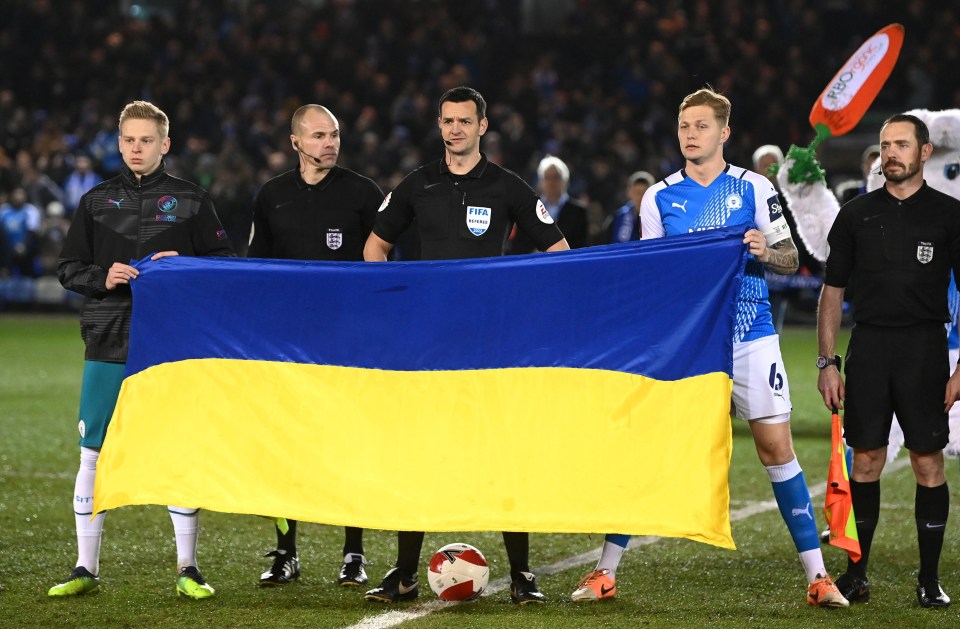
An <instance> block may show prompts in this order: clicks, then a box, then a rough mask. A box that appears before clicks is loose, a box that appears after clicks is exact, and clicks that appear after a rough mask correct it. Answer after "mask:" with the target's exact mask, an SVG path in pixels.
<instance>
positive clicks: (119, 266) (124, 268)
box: [106, 262, 140, 290]
mask: <svg viewBox="0 0 960 629" xmlns="http://www.w3.org/2000/svg"><path fill="white" fill-rule="evenodd" d="M139 274H140V271H138V270H136V269H135V268H133V267H132V266H130V265H129V264H124V263H122V262H114V263H113V264H112V265H110V268H109V269H107V281H106V286H107V290H113V289H114V288H116V287H117V286H119V285H120V284H129V283H130V280H132V279H136V277H137V275H139Z"/></svg>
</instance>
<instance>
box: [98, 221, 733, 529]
mask: <svg viewBox="0 0 960 629" xmlns="http://www.w3.org/2000/svg"><path fill="white" fill-rule="evenodd" d="M741 241H742V230H739V232H738V231H737V230H735V229H724V230H715V231H711V232H706V233H702V234H696V235H690V236H679V237H675V238H664V239H659V240H655V241H643V242H635V243H628V244H625V245H612V246H606V247H597V248H593V249H586V250H579V251H570V252H562V253H554V254H536V255H530V256H513V257H509V258H494V259H478V260H457V261H436V262H407V263H381V264H369V263H328V262H296V261H280V260H243V259H240V260H237V259H210V258H206V259H205V258H186V257H168V258H163V259H160V260H157V261H152V262H151V261H149V260H148V259H147V260H144V261H141V262H139V263H138V264H137V266H138V268H139V269H140V275H139V277H138V278H137V280H136V281H135V282H133V283H132V285H133V294H134V311H133V322H132V328H131V341H130V355H129V360H128V363H127V378H126V380H125V381H124V383H123V387H122V390H121V392H120V397H119V400H118V403H117V409H116V412H115V414H114V416H113V420H112V423H111V425H110V428H109V431H108V434H107V437H106V441H105V443H104V447H103V450H102V453H101V455H100V459H99V463H98V470H97V479H96V488H95V495H94V503H95V504H94V508H95V509H96V510H97V511H100V510H106V509H112V508H116V507H120V506H124V505H133V504H160V505H165V504H177V505H184V506H192V507H200V508H205V509H213V510H217V511H224V512H232V513H247V514H256V515H263V516H270V517H274V516H277V517H289V518H295V519H297V520H305V521H311V522H321V523H326V524H333V525H354V526H361V527H365V528H379V529H397V530H426V531H463V530H467V531H472V530H492V531H532V532H571V533H574V532H580V533H584V532H591V533H605V532H620V533H630V534H644V535H663V536H673V537H686V538H690V539H694V540H698V541H702V542H707V543H711V544H715V545H719V546H723V547H729V548H732V547H733V540H732V537H731V534H730V521H729V494H728V487H727V478H728V469H729V463H730V448H731V434H730V421H729V407H730V391H731V371H732V340H731V336H732V330H733V316H734V310H735V309H734V304H735V295H736V292H737V287H738V286H739V283H740V280H741V278H742V273H743V267H744V261H745V256H746V250H745V248H744V246H743V244H742V242H741Z"/></svg>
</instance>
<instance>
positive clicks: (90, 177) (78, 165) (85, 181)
mask: <svg viewBox="0 0 960 629" xmlns="http://www.w3.org/2000/svg"><path fill="white" fill-rule="evenodd" d="M101 181H103V177H101V176H100V175H98V174H97V173H96V172H95V171H94V170H93V161H92V160H91V159H90V157H89V156H87V155H77V156H76V157H74V159H73V172H71V173H70V174H69V175H68V176H67V178H66V180H65V181H64V182H63V207H64V208H65V209H66V212H67V214H68V216H73V212H74V210H76V209H77V205H79V204H80V197H82V196H83V195H84V193H86V192H87V190H89V189H90V188H92V187H94V186H95V185H97V184H98V183H100V182H101Z"/></svg>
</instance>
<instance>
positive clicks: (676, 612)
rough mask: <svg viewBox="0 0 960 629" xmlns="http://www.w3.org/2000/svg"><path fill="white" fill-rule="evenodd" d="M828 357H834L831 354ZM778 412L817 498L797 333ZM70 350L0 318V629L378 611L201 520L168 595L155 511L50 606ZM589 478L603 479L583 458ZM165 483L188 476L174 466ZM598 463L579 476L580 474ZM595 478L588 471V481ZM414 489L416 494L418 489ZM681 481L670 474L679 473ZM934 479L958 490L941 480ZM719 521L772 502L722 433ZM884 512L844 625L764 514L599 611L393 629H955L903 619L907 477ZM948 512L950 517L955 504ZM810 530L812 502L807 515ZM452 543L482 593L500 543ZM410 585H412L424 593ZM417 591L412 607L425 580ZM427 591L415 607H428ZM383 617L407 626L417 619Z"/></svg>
mask: <svg viewBox="0 0 960 629" xmlns="http://www.w3.org/2000/svg"><path fill="white" fill-rule="evenodd" d="M841 347H843V345H841ZM783 350H784V357H785V360H786V363H787V371H788V373H789V375H790V385H791V393H792V398H793V403H794V441H795V447H796V450H797V452H798V455H799V457H800V462H801V464H802V465H803V467H804V469H805V472H806V476H807V481H808V482H809V483H810V484H811V485H812V486H815V487H820V486H822V484H823V482H824V478H825V474H826V469H827V459H828V456H829V437H830V432H829V429H830V426H829V418H830V417H829V414H828V413H827V411H826V409H824V407H823V404H822V402H821V401H820V397H819V394H818V393H817V391H816V368H815V367H814V366H813V361H814V358H815V357H816V354H817V351H816V340H815V333H814V331H813V329H812V328H792V329H788V330H787V331H786V332H785V334H784V335H783ZM82 358H83V346H82V343H81V341H80V336H79V330H78V324H77V322H76V318H75V317H32V318H27V317H10V316H3V317H0V427H2V434H0V557H2V558H3V561H2V562H0V583H2V584H3V586H4V588H5V590H6V591H5V592H3V593H2V594H0V627H58V626H62V627H81V626H84V627H90V626H93V627H98V626H99V627H166V626H171V625H193V626H203V627H253V626H258V627H343V626H348V625H351V624H353V623H357V622H359V621H360V620H362V619H363V618H364V617H367V616H372V615H375V614H377V613H380V612H383V611H386V610H387V609H388V608H386V607H383V606H376V605H372V604H370V603H366V602H365V601H363V600H362V596H361V592H359V591H356V590H346V589H342V588H338V587H337V586H336V585H335V584H334V577H335V575H336V572H337V570H338V568H339V565H340V559H341V556H340V549H341V546H342V543H343V537H342V531H341V529H339V528H334V527H328V526H322V525H317V524H302V525H301V534H300V557H301V561H302V563H303V568H304V576H303V578H302V579H301V581H300V582H299V583H296V584H293V585H291V586H287V587H285V588H279V589H274V590H262V589H260V588H258V587H257V586H256V582H257V577H258V576H259V573H260V572H261V571H262V570H264V569H265V568H266V567H267V565H268V560H265V559H262V558H261V557H260V554H262V553H263V552H265V551H267V550H269V549H270V548H272V545H273V533H272V531H271V526H270V524H269V523H268V522H267V521H266V520H263V519H259V518H255V517H249V516H238V515H228V514H220V513H210V512H205V513H204V514H203V516H202V518H201V524H202V528H203V531H202V534H201V538H200V551H199V552H200V562H201V566H200V567H201V569H202V570H203V572H204V574H205V575H206V576H207V577H208V578H209V580H210V582H211V583H212V584H213V585H214V587H216V588H217V595H216V596H215V597H214V598H213V599H210V600H207V601H187V600H182V599H181V600H178V599H177V597H176V595H175V594H174V580H175V570H174V567H175V557H174V544H173V535H172V527H171V525H170V521H169V518H168V516H167V514H166V512H165V509H164V508H163V507H127V508H123V509H119V510H117V511H115V512H111V513H110V514H109V515H108V516H107V519H106V530H105V534H104V538H103V549H102V557H101V571H102V578H103V581H102V583H103V585H102V587H101V590H100V591H99V592H98V593H96V594H93V595H88V596H85V597H80V598H77V599H66V600H58V599H50V598H49V597H47V594H46V592H47V589H48V588H49V587H50V586H51V585H53V584H54V583H56V582H58V581H59V580H61V579H62V578H63V577H65V576H66V575H67V574H68V572H69V570H70V569H71V567H72V566H73V563H74V561H75V559H76V550H75V544H76V542H75V537H74V523H73V514H72V508H71V492H72V488H73V482H74V476H75V474H76V469H77V465H78V460H79V449H78V447H77V433H76V416H77V399H78V395H79V388H80V375H81V370H82ZM597 461H602V454H601V453H598V456H597ZM170 464H171V465H189V461H177V460H172V461H171V463H170ZM596 464H597V463H596V461H583V462H582V465H583V469H584V473H590V472H591V471H592V470H594V469H595V468H593V467H591V466H594V465H596ZM597 471H598V475H602V469H601V470H597ZM421 472H422V473H421V482H430V481H429V480H427V475H426V473H425V472H426V470H422V471H421ZM678 473H683V470H678ZM948 479H949V481H950V482H951V483H953V484H954V486H960V479H958V477H957V462H956V461H955V460H951V461H949V467H948ZM730 484H731V497H732V501H733V505H732V507H733V508H734V509H736V508H738V507H741V506H744V505H746V504H750V503H753V502H756V501H766V500H770V499H771V498H772V494H771V491H770V485H769V482H768V481H767V477H766V474H765V473H764V471H763V469H762V467H761V466H760V464H759V462H758V461H757V457H756V454H755V451H754V448H753V442H752V439H751V438H750V436H749V431H748V430H747V428H746V427H745V426H744V425H743V424H742V423H741V422H736V423H735V424H734V453H733V461H732V466H731V473H730ZM882 487H883V510H882V513H881V523H880V528H879V530H878V532H877V538H876V543H875V546H874V548H875V552H874V554H873V556H872V558H871V564H870V565H871V571H870V576H871V582H872V584H873V588H874V589H873V592H874V600H873V601H872V602H871V603H869V604H867V605H860V606H856V607H855V608H853V609H850V610H820V609H810V608H808V607H807V606H806V605H805V604H804V585H805V584H804V579H803V574H802V571H801V568H800V564H799V561H798V559H797V557H796V553H795V552H794V550H793V547H792V543H791V542H790V539H789V536H788V535H787V532H786V529H785V527H784V525H783V522H782V521H781V519H780V516H779V514H778V513H777V512H776V511H775V510H773V511H766V512H763V513H761V514H758V515H754V516H751V517H748V518H745V519H742V520H739V521H736V522H734V523H733V534H734V539H735V540H736V542H737V546H738V550H736V551H726V550H721V549H718V548H714V547H712V546H708V545H704V544H698V543H695V542H690V541H686V540H661V541H660V542H658V543H656V544H653V545H649V546H644V547H640V548H636V549H633V550H630V551H629V552H628V553H627V554H626V555H625V556H624V560H623V564H622V567H621V569H620V571H619V573H618V588H619V591H620V594H619V596H618V598H617V599H616V600H615V601H612V602H609V603H604V604H600V605H573V604H572V603H569V602H568V601H567V597H568V595H569V593H570V592H571V591H572V589H573V588H574V586H575V585H576V582H577V581H578V580H579V578H580V577H581V576H582V575H583V573H584V572H585V571H586V569H587V568H589V567H592V566H586V565H585V566H579V567H575V568H571V569H569V570H566V571H564V572H560V573H557V574H543V575H542V576H541V577H540V579H539V581H540V583H541V587H542V588H543V590H544V591H545V593H546V594H547V595H548V596H549V597H550V600H551V602H550V603H549V604H548V605H546V606H543V607H541V608H535V609H529V608H525V609H520V608H517V607H515V606H513V605H511V604H510V603H509V595H508V593H507V592H505V591H500V592H498V593H495V594H492V595H490V596H487V597H484V598H483V599H482V600H481V601H479V602H478V603H475V604H469V605H460V606H458V605H451V606H448V607H444V608H443V609H441V610H440V611H438V612H437V613H434V614H430V615H427V616H425V617H423V618H419V619H416V620H412V621H410V622H408V623H405V624H404V625H403V626H404V627H411V628H418V629H424V628H428V627H450V626H456V627H467V628H469V627H493V628H508V627H509V628H514V627H550V628H551V629H564V628H567V627H570V628H573V627H694V626H711V627H765V628H766V627H785V628H786V627H790V628H793V627H807V626H831V625H832V626H844V627H956V626H958V625H960V605H958V606H957V607H956V608H953V609H948V610H945V611H940V610H937V611H933V610H922V609H920V608H919V607H917V604H916V600H915V596H914V591H913V589H914V582H915V573H916V564H917V551H916V531H915V525H914V522H913V493H914V492H913V488H914V481H913V475H912V473H911V472H910V471H909V469H901V470H899V471H895V472H892V473H888V474H885V475H884V477H883V484H882ZM954 502H955V503H957V502H958V501H957V500H954ZM815 506H816V511H817V516H818V520H820V521H821V523H822V498H818V499H816V500H815ZM951 512H952V513H951V520H952V522H951V526H948V532H947V539H946V544H945V547H944V552H943V560H942V563H941V578H942V580H943V583H944V588H945V589H946V590H947V592H949V593H952V594H954V595H955V596H960V559H958V550H960V548H958V533H957V530H958V529H957V524H956V523H957V522H958V519H957V516H958V513H960V508H958V507H957V506H954V507H953V508H952V509H951ZM395 539H396V537H395V535H394V534H393V533H390V532H384V531H368V532H367V533H366V539H365V545H366V553H367V556H368V558H369V559H370V560H371V565H370V566H368V568H369V572H370V574H371V578H373V579H374V580H378V579H379V578H380V577H381V576H382V574H383V573H384V572H385V571H386V569H387V568H388V567H389V564H390V562H391V561H392V560H393V558H394V556H395V553H396V541H395ZM451 541H467V542H470V543H473V544H475V545H477V546H478V547H480V548H481V549H482V550H483V551H484V553H485V554H486V555H487V557H488V559H489V560H490V561H491V564H492V574H493V577H494V578H497V577H500V576H502V575H504V574H505V573H506V571H507V568H506V558H505V556H504V553H503V544H502V543H501V542H500V540H499V534H496V533H479V534H466V535H465V534H447V535H443V534H428V535H427V540H426V543H425V551H424V553H425V554H426V553H427V552H428V550H430V549H433V548H436V547H439V546H441V545H442V544H444V543H447V542H451ZM601 542H602V536H600V535H589V536H588V535H534V536H532V551H531V558H532V562H533V569H534V571H536V570H537V568H538V567H542V566H548V565H550V564H553V563H555V562H559V561H561V560H563V559H565V558H567V557H570V556H572V555H576V554H578V553H581V552H584V551H588V550H592V549H595V548H597V547H599V545H600V544H601ZM824 553H825V557H826V560H827V565H828V568H830V569H831V571H832V572H834V573H835V574H838V573H840V572H842V571H843V567H844V565H845V555H844V554H843V552H842V551H839V550H837V549H834V548H826V549H825V550H824ZM424 576H425V575H423V573H422V572H421V577H424ZM423 587H424V588H425V589H426V582H425V579H424V580H423ZM431 599H432V596H431V595H430V593H429V590H427V591H426V592H424V593H423V594H422V595H421V599H420V601H421V602H424V601H430V600H431ZM398 608H399V609H404V610H412V609H417V604H407V605H401V606H399V607H398Z"/></svg>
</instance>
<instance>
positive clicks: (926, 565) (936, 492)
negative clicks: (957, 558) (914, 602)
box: [914, 483, 950, 583]
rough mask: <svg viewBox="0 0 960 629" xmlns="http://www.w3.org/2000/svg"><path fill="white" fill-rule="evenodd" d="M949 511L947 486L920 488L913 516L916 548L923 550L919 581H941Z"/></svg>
mask: <svg viewBox="0 0 960 629" xmlns="http://www.w3.org/2000/svg"><path fill="white" fill-rule="evenodd" d="M949 512H950V492H949V491H948V490H947V484H946V483H944V484H942V485H940V486H938V487H923V486H922V485H917V497H916V501H915V502H914V513H915V514H916V518H917V545H918V546H919V548H920V573H919V574H918V575H917V581H918V582H920V583H929V582H930V581H934V580H936V579H938V578H939V569H938V568H939V564H940V550H941V549H942V548H943V534H944V532H945V531H946V528H947V514H948V513H949Z"/></svg>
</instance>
